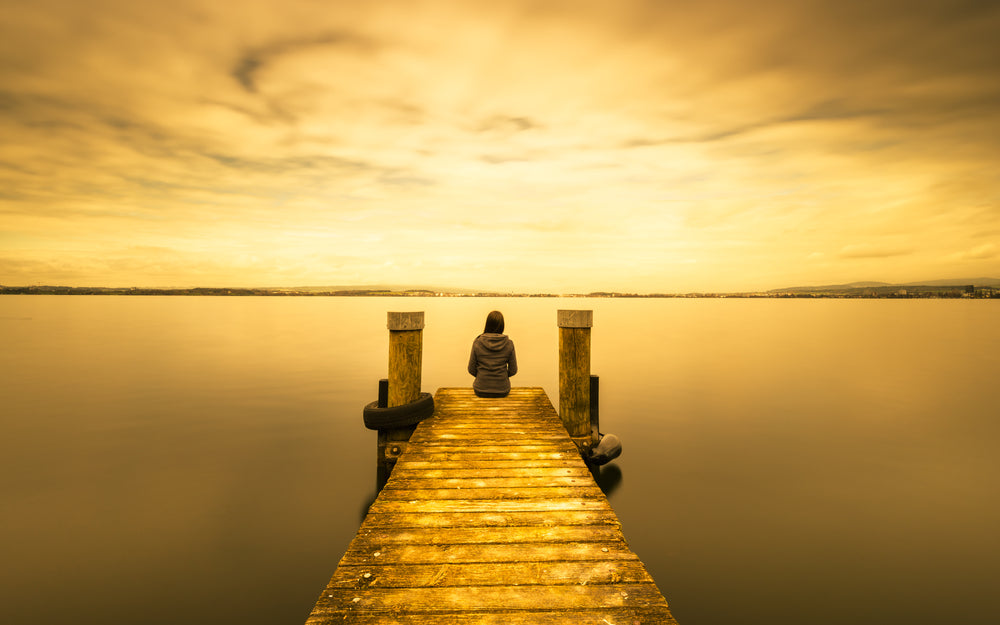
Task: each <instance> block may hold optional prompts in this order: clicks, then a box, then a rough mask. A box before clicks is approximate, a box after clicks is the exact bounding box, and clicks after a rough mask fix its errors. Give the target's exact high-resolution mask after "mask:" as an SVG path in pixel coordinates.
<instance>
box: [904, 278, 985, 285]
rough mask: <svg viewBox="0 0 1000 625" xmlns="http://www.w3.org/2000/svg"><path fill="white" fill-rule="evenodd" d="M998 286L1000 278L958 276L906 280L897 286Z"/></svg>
mask: <svg viewBox="0 0 1000 625" xmlns="http://www.w3.org/2000/svg"><path fill="white" fill-rule="evenodd" d="M970 284H971V285H972V286H1000V278H958V279H952V280H924V281H923V282H907V283H906V284H901V285H899V286H968V285H970Z"/></svg>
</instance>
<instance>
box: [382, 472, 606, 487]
mask: <svg viewBox="0 0 1000 625" xmlns="http://www.w3.org/2000/svg"><path fill="white" fill-rule="evenodd" d="M431 486H434V487H438V488H460V489H466V488H533V487H538V488H544V487H549V488H551V487H554V486H594V480H593V479H590V476H589V475H587V476H580V477H564V476H562V475H549V476H546V477H538V476H535V475H529V476H526V477H479V476H475V475H473V476H467V477H444V476H443V475H438V476H434V477H424V476H415V475H412V476H411V475H406V476H405V477H400V478H399V479H396V480H394V481H393V483H392V485H391V487H390V486H389V485H386V489H387V490H388V491H393V490H397V489H399V490H409V489H424V488H429V487H431ZM594 488H596V486H594ZM598 490H600V489H598Z"/></svg>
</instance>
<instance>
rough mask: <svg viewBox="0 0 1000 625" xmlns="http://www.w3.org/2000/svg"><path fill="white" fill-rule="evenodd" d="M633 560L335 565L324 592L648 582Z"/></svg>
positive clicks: (636, 561) (640, 564) (641, 569)
mask: <svg viewBox="0 0 1000 625" xmlns="http://www.w3.org/2000/svg"><path fill="white" fill-rule="evenodd" d="M652 581H653V580H652V578H651V577H650V576H649V573H648V572H646V569H645V567H643V566H642V563H641V562H639V561H638V560H629V561H610V560H602V561H576V562H497V563H492V562H491V563H482V562H480V563H474V564H468V563H444V564H393V565H384V564H382V565H374V566H373V565H364V564H362V565H353V564H342V565H340V566H339V567H337V572H336V573H334V575H333V579H331V580H330V584H329V586H327V588H369V587H371V588H375V587H378V588H413V587H430V586H490V585H495V586H525V585H529V584H536V585H537V584H541V585H548V586H558V585H584V584H617V583H637V582H652Z"/></svg>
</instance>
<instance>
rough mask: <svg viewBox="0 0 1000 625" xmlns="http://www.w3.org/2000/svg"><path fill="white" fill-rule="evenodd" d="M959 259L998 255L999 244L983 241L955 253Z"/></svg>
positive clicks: (986, 257) (980, 258)
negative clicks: (981, 243) (980, 243)
mask: <svg viewBox="0 0 1000 625" xmlns="http://www.w3.org/2000/svg"><path fill="white" fill-rule="evenodd" d="M956 257H957V258H958V259H959V260H989V259H991V258H997V257H1000V246H998V245H997V244H996V243H984V244H983V245H977V246H976V247H974V248H972V249H970V250H967V251H964V252H961V253H959V254H957V255H956Z"/></svg>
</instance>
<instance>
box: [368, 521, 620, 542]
mask: <svg viewBox="0 0 1000 625" xmlns="http://www.w3.org/2000/svg"><path fill="white" fill-rule="evenodd" d="M483 531H484V530H483V529H482V528H478V527H476V528H470V527H448V528H446V529H444V530H442V529H438V528H433V527H396V526H392V527H390V528H373V529H362V530H361V531H359V532H358V536H357V540H361V539H363V540H366V541H369V542H371V543H372V544H376V543H377V544H391V543H412V544H419V545H430V544H449V545H458V544H464V543H469V544H479V543H481V542H483ZM488 531H489V542H491V543H513V544H517V543H535V542H552V543H563V542H608V541H613V540H623V537H622V533H621V529H620V528H619V527H617V526H613V525H557V526H554V527H553V526H531V525H525V526H504V527H491V528H489V530H488Z"/></svg>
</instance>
